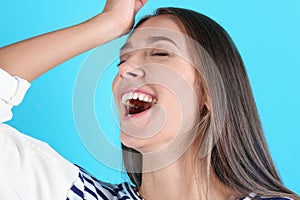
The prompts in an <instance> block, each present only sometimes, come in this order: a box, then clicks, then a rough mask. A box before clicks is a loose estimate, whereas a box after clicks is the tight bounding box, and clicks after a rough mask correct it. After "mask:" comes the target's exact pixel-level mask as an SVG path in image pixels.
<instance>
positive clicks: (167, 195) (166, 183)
mask: <svg viewBox="0 0 300 200" xmlns="http://www.w3.org/2000/svg"><path fill="white" fill-rule="evenodd" d="M201 175H204V173H203V174H201ZM201 184H202V183H201ZM210 185H211V186H210V187H209V195H210V196H211V197H212V199H216V200H225V199H226V200H228V199H233V197H234V196H236V193H235V192H234V191H232V190H230V189H229V188H227V187H226V186H225V185H224V184H222V183H221V182H220V181H219V179H218V178H216V177H215V176H214V177H211V179H210ZM201 186H202V185H201ZM203 186H204V187H201V188H206V186H207V184H206V185H203ZM204 192H205V191H204V190H201V189H200V188H199V185H198V184H197V181H196V179H195V173H193V169H192V168H188V166H186V165H184V159H183V158H180V159H178V160H177V161H176V162H174V163H173V164H171V165H169V166H167V167H165V168H163V169H160V170H156V171H153V172H147V173H143V176H142V184H141V188H140V194H141V195H142V196H143V197H144V198H145V199H146V200H157V199H173V200H177V199H178V200H179V199H195V200H202V199H206V196H207V195H205V194H204ZM235 199H237V198H235Z"/></svg>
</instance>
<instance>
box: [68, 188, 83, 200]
mask: <svg viewBox="0 0 300 200" xmlns="http://www.w3.org/2000/svg"><path fill="white" fill-rule="evenodd" d="M71 190H72V191H73V192H74V193H75V194H77V195H78V196H80V197H81V198H82V199H83V198H84V194H83V192H82V191H81V190H79V189H78V188H77V187H76V186H75V185H73V186H72V187H71Z"/></svg>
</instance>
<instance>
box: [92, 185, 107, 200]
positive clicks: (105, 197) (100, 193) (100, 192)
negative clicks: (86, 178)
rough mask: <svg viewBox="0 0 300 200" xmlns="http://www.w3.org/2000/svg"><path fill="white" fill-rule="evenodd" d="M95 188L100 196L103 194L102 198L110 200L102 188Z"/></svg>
mask: <svg viewBox="0 0 300 200" xmlns="http://www.w3.org/2000/svg"><path fill="white" fill-rule="evenodd" d="M95 188H96V192H97V194H98V195H99V196H101V198H102V199H103V200H109V199H108V198H107V196H105V194H104V193H103V192H102V191H101V190H100V189H98V188H97V187H95Z"/></svg>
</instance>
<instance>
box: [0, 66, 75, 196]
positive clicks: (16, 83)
mask: <svg viewBox="0 0 300 200" xmlns="http://www.w3.org/2000/svg"><path fill="white" fill-rule="evenodd" d="M29 87H30V83H28V82H27V81H26V80H23V79H21V78H18V77H12V76H11V75H9V74H8V73H6V72H5V71H3V70H2V69H1V68H0V200H2V199H5V200H41V199H42V200H53V199H55V200H66V197H67V193H68V191H69V189H70V187H71V186H72V184H73V183H74V182H75V181H76V179H77V177H78V174H79V169H78V168H77V167H76V166H75V165H73V164H72V163H70V162H68V161H67V160H65V159H64V158H63V157H61V156H60V155H59V154H58V153H57V152H55V151H54V150H53V149H52V148H51V147H50V146H48V145H47V144H46V143H44V142H41V141H39V140H36V139H34V138H31V137H29V136H27V135H24V134H22V133H20V132H19V131H17V130H16V129H14V128H12V127H10V126H8V125H6V124H3V122H5V121H8V120H10V119H11V118H12V112H11V109H12V107H13V106H16V105H18V104H20V103H21V101H22V99H23V97H24V95H25V93H26V91H27V89H28V88H29ZM33 125H34V124H33Z"/></svg>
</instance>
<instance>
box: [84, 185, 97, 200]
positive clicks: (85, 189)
mask: <svg viewBox="0 0 300 200" xmlns="http://www.w3.org/2000/svg"><path fill="white" fill-rule="evenodd" d="M84 191H85V192H87V193H89V194H90V195H92V196H93V197H95V199H97V200H98V197H97V195H96V194H95V192H93V191H92V190H90V188H88V187H86V186H84Z"/></svg>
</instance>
